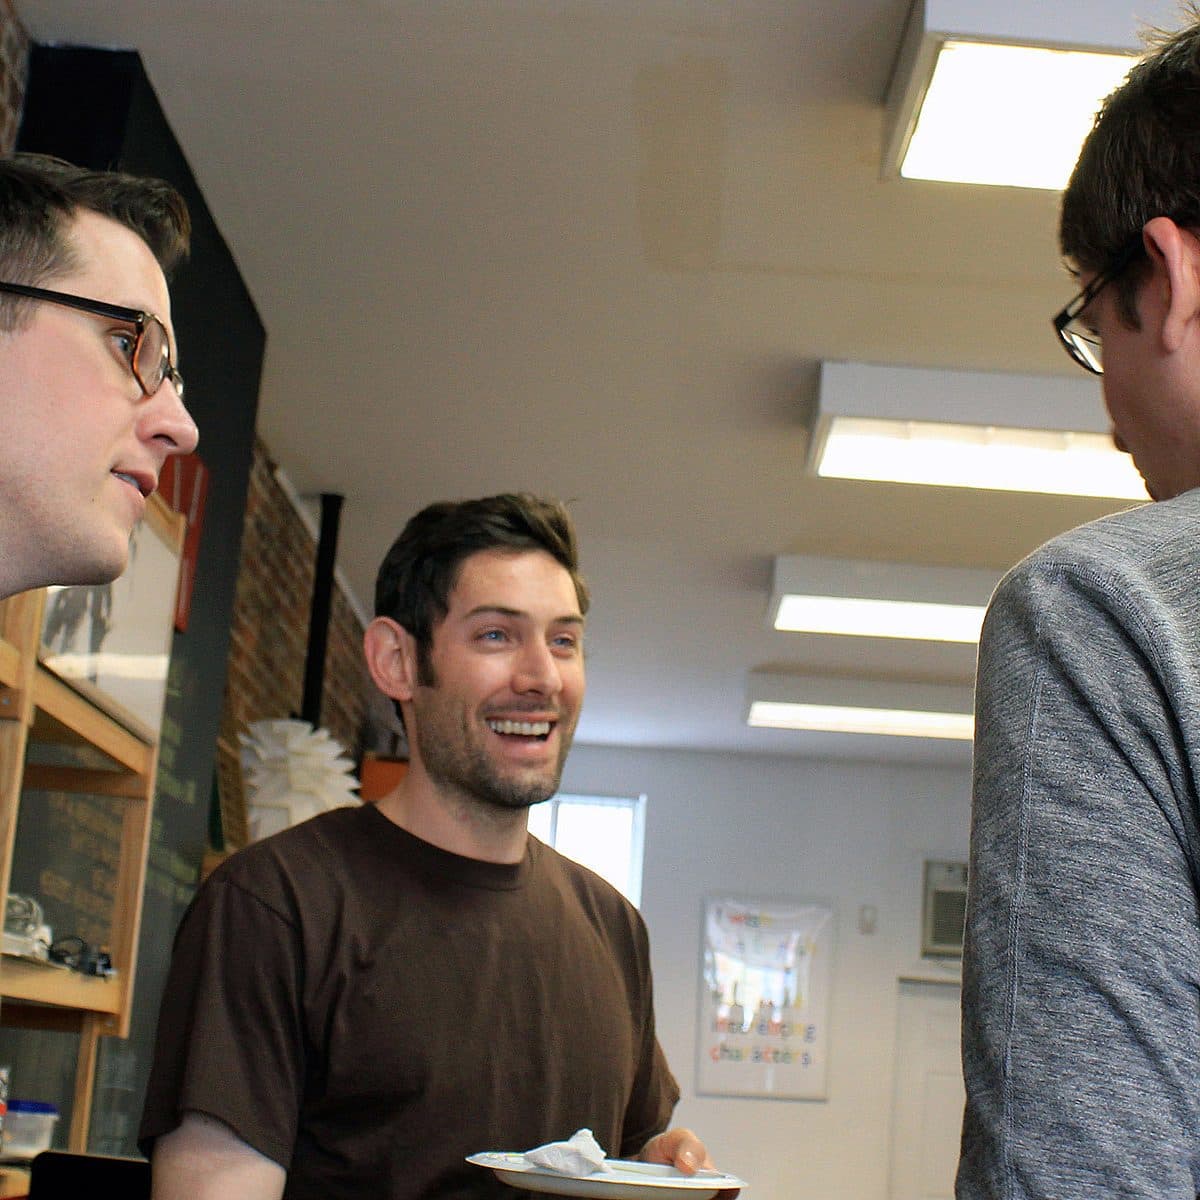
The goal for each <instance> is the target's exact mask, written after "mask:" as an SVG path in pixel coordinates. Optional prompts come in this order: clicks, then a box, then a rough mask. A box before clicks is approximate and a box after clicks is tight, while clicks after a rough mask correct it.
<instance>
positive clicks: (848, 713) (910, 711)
mask: <svg viewBox="0 0 1200 1200" xmlns="http://www.w3.org/2000/svg"><path fill="white" fill-rule="evenodd" d="M746 723H747V724H748V725H751V726H754V727H756V728H770V729H795V730H809V731H812V732H815V733H857V734H871V735H878V736H884V737H920V738H936V739H939V740H944V739H952V740H959V741H969V740H970V739H971V737H972V736H973V734H974V724H975V722H974V717H973V714H972V696H971V689H970V688H969V687H954V686H950V685H944V684H930V683H911V684H909V683H898V682H896V681H894V680H868V679H844V678H821V677H816V676H800V675H784V674H779V673H773V672H767V671H754V672H752V673H751V676H750V702H749V707H748V710H747V717H746Z"/></svg>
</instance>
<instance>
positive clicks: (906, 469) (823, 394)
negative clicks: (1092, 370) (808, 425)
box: [808, 362, 1147, 500]
mask: <svg viewBox="0 0 1200 1200" xmlns="http://www.w3.org/2000/svg"><path fill="white" fill-rule="evenodd" d="M808 469H809V471H810V472H812V473H813V474H816V475H822V476H826V477H833V478H841V479H866V480H877V481H884V482H891V483H919V484H928V485H935V486H944V487H973V488H988V489H998V490H1002V491H1021V492H1042V493H1046V494H1049V495H1071V496H1103V497H1113V498H1117V499H1123V500H1145V499H1146V498H1147V496H1146V489H1145V485H1144V484H1143V482H1142V480H1141V477H1140V476H1139V475H1138V473H1137V470H1136V469H1135V468H1134V466H1133V462H1132V460H1131V459H1130V458H1129V456H1128V455H1127V454H1122V453H1120V452H1119V451H1118V450H1117V449H1116V448H1115V447H1114V446H1113V444H1112V438H1111V435H1110V434H1109V432H1108V429H1107V417H1106V415H1105V411H1104V404H1103V401H1102V399H1101V396H1100V389H1099V383H1098V381H1095V380H1090V379H1083V378H1080V379H1074V378H1066V377H1062V376H1039V375H1016V374H1007V373H1000V372H986V371H936V370H926V369H921V368H913V367H883V366H875V365H870V364H865V363H837V362H826V363H823V364H822V366H821V383H820V395H819V400H818V407H817V412H816V415H815V419H814V422H813V435H812V438H811V440H810V442H809V455H808Z"/></svg>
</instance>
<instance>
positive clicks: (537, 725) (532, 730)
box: [487, 721, 551, 742]
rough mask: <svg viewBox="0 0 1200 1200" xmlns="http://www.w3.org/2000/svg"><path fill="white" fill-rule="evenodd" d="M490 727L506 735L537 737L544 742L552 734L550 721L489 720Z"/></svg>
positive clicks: (495, 731)
mask: <svg viewBox="0 0 1200 1200" xmlns="http://www.w3.org/2000/svg"><path fill="white" fill-rule="evenodd" d="M487 724H488V728H489V729H490V730H491V731H492V732H493V733H499V734H501V735H502V736H504V737H522V738H536V739H537V740H538V741H539V742H544V741H545V740H546V739H547V738H548V737H549V736H550V729H551V723H550V722H549V721H489V722H488V723H487Z"/></svg>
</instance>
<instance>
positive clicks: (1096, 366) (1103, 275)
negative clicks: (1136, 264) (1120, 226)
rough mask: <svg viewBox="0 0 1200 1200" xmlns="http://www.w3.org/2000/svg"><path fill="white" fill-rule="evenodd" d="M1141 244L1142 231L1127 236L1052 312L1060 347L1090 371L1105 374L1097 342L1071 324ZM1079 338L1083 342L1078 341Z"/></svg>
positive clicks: (1120, 271) (1140, 250) (1123, 269)
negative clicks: (1102, 265)
mask: <svg viewBox="0 0 1200 1200" xmlns="http://www.w3.org/2000/svg"><path fill="white" fill-rule="evenodd" d="M1144 246H1145V243H1144V242H1143V240H1142V235H1141V233H1138V234H1136V235H1135V236H1134V237H1132V238H1130V239H1129V241H1128V242H1126V244H1125V245H1124V246H1123V247H1122V248H1121V249H1120V250H1119V251H1118V252H1117V256H1116V258H1114V259H1113V260H1112V262H1111V263H1109V265H1108V266H1107V267H1106V268H1105V269H1104V270H1103V271H1101V272H1100V274H1099V275H1097V276H1096V278H1095V279H1093V280H1092V282H1091V283H1089V284H1088V285H1087V287H1085V288H1083V289H1082V290H1081V291H1080V292H1079V293H1078V294H1077V295H1075V296H1073V297H1072V298H1071V299H1070V300H1068V301H1067V303H1066V304H1065V305H1064V306H1063V307H1062V309H1061V310H1060V311H1059V312H1057V313H1055V315H1054V318H1053V321H1054V332H1055V333H1056V334H1057V335H1058V340H1059V341H1060V342H1061V343H1062V345H1063V348H1064V349H1065V350H1066V352H1067V353H1068V354H1069V355H1070V356H1071V358H1072V360H1073V361H1074V362H1076V363H1078V364H1079V366H1081V367H1082V368H1083V369H1084V370H1085V371H1089V372H1091V374H1093V375H1103V374H1104V364H1103V362H1102V360H1101V357H1100V342H1099V340H1098V339H1097V338H1090V337H1087V336H1086V335H1085V334H1082V333H1078V332H1076V331H1073V330H1072V329H1071V328H1070V326H1071V324H1072V322H1074V321H1076V320H1077V319H1078V318H1079V317H1080V316H1081V315H1082V314H1083V312H1084V310H1085V309H1086V308H1087V306H1088V305H1089V304H1091V302H1092V301H1093V300H1095V298H1096V297H1097V296H1098V295H1099V294H1100V293H1101V292H1102V291H1103V290H1104V289H1105V288H1106V287H1107V286H1108V285H1109V284H1110V283H1112V282H1113V281H1114V280H1115V279H1117V278H1119V277H1120V276H1121V275H1122V274H1124V272H1125V271H1126V270H1127V269H1128V268H1129V266H1130V265H1131V264H1132V263H1133V261H1134V259H1136V258H1137V257H1138V255H1140V254H1141V253H1143V251H1144ZM1081 342H1083V343H1086V345H1081V344H1080V343H1081Z"/></svg>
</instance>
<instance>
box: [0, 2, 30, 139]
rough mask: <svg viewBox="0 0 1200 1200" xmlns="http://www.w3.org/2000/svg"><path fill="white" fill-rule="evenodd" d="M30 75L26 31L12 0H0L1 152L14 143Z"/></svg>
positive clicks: (27, 35)
mask: <svg viewBox="0 0 1200 1200" xmlns="http://www.w3.org/2000/svg"><path fill="white" fill-rule="evenodd" d="M28 78H29V34H27V33H26V32H25V30H24V28H23V27H22V25H21V22H20V21H19V20H18V19H17V14H16V10H15V9H14V8H13V5H12V0H0V154H8V153H9V151H11V150H12V148H13V147H14V146H15V145H16V144H17V126H18V125H19V124H20V121H21V106H22V105H23V104H24V102H25V83H26V80H27V79H28Z"/></svg>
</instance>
